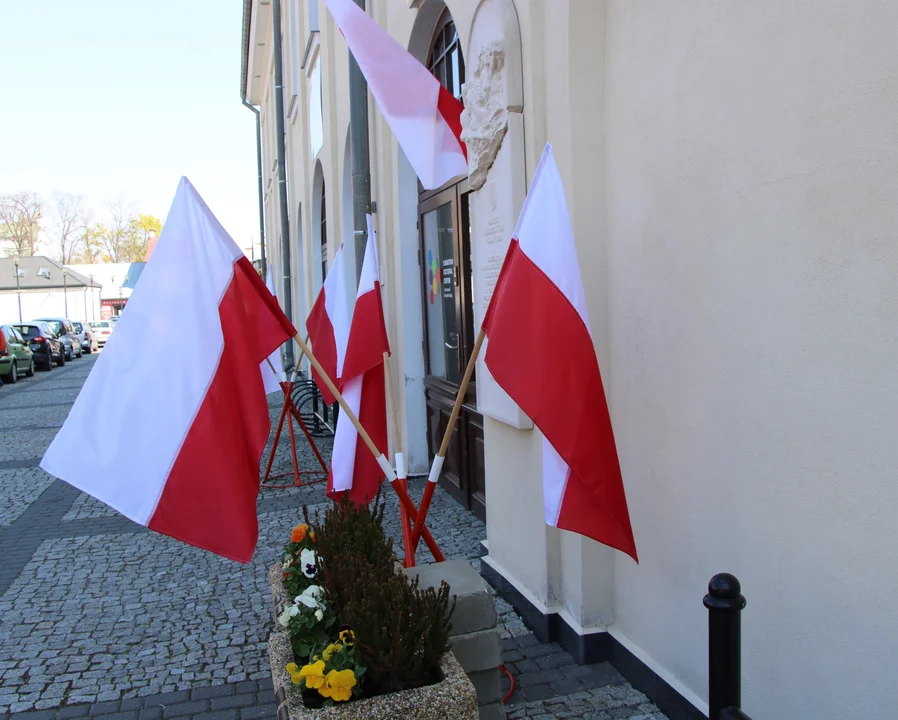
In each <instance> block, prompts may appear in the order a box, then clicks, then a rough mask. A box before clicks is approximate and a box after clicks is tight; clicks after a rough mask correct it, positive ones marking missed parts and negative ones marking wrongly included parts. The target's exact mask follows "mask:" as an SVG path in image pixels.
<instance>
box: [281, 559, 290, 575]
mask: <svg viewBox="0 0 898 720" xmlns="http://www.w3.org/2000/svg"><path fill="white" fill-rule="evenodd" d="M292 565H293V558H292V557H291V558H287V559H286V560H284V564H283V565H282V566H281V567H283V568H284V571H285V572H286V571H287V570H289V569H290V567H291V566H292Z"/></svg>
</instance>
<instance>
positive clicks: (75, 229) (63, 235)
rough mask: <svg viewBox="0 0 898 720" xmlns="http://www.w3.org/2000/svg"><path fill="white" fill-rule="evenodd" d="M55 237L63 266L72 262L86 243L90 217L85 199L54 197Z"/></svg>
mask: <svg viewBox="0 0 898 720" xmlns="http://www.w3.org/2000/svg"><path fill="white" fill-rule="evenodd" d="M53 210H54V220H55V222H54V226H53V231H54V236H55V240H56V247H57V248H58V249H59V254H60V259H61V261H62V263H63V265H66V264H68V263H70V262H72V258H74V257H75V253H76V252H77V250H78V248H79V247H80V246H81V244H82V243H83V242H84V236H85V234H86V232H87V230H88V227H89V223H88V215H87V211H86V210H85V209H84V197H83V196H81V195H70V194H68V193H56V194H55V195H54V196H53Z"/></svg>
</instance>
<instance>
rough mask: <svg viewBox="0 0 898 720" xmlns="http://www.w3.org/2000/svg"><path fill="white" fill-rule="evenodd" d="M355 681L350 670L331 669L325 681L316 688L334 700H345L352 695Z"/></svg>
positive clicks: (353, 674)
mask: <svg viewBox="0 0 898 720" xmlns="http://www.w3.org/2000/svg"><path fill="white" fill-rule="evenodd" d="M357 682H358V681H357V680H356V679H355V673H354V672H352V670H331V671H330V672H329V673H328V674H327V682H326V683H325V684H324V685H323V686H322V687H319V688H318V692H319V693H321V695H323V696H324V697H329V698H330V699H331V700H334V701H335V702H345V701H346V700H349V698H351V697H352V689H353V688H354V687H355V685H356V683H357Z"/></svg>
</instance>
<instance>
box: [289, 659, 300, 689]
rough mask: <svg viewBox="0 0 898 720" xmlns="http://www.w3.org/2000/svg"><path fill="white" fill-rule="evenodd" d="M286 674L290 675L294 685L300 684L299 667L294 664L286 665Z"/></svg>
mask: <svg viewBox="0 0 898 720" xmlns="http://www.w3.org/2000/svg"><path fill="white" fill-rule="evenodd" d="M287 672H288V673H290V679H291V680H292V681H293V684H294V685H299V683H300V682H302V676H301V675H300V674H299V666H298V665H297V664H296V663H287Z"/></svg>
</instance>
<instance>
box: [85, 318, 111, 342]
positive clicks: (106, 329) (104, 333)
mask: <svg viewBox="0 0 898 720" xmlns="http://www.w3.org/2000/svg"><path fill="white" fill-rule="evenodd" d="M88 325H90V329H91V330H93V331H94V336H95V337H96V338H97V345H99V346H100V347H103V346H104V345H105V344H106V341H107V340H108V339H109V336H110V335H111V334H112V327H113V325H112V323H111V322H109V321H108V320H97V321H95V322H90V323H88Z"/></svg>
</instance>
